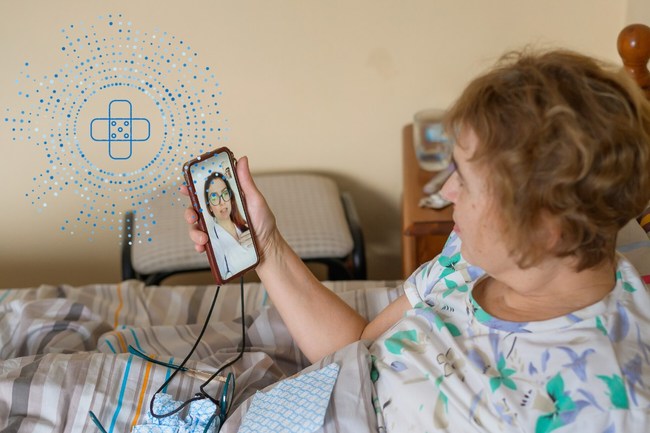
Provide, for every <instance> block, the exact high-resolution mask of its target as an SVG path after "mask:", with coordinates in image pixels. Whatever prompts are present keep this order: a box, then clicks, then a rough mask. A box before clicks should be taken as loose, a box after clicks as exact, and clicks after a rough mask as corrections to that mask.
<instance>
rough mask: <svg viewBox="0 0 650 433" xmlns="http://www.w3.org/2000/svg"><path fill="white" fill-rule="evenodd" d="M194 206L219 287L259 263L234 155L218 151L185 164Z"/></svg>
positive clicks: (222, 150)
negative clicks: (205, 235)
mask: <svg viewBox="0 0 650 433" xmlns="http://www.w3.org/2000/svg"><path fill="white" fill-rule="evenodd" d="M183 174H184V176H185V180H186V182H187V187H188V190H189V195H190V199H191V201H192V206H193V208H194V210H195V211H196V214H197V216H198V224H199V227H200V228H201V230H203V231H205V232H206V233H207V234H208V243H207V244H206V246H205V250H206V254H207V255H208V261H209V262H210V268H211V269H212V275H213V276H214V278H215V280H216V282H217V284H222V283H225V282H227V281H230V280H232V279H233V278H236V277H238V276H240V275H243V274H244V273H245V272H247V271H249V270H251V269H253V268H254V267H255V266H257V264H258V263H259V253H258V248H257V243H256V241H255V234H254V230H253V227H252V225H251V224H250V223H249V218H248V212H247V210H246V201H245V199H244V196H243V195H242V194H241V190H240V187H239V181H238V179H237V173H236V170H235V167H234V158H233V155H232V152H231V151H230V150H229V149H227V148H225V147H222V148H219V149H217V150H214V151H212V152H208V153H206V154H204V155H201V156H199V157H197V158H194V159H192V160H191V161H188V162H186V163H185V164H184V165H183Z"/></svg>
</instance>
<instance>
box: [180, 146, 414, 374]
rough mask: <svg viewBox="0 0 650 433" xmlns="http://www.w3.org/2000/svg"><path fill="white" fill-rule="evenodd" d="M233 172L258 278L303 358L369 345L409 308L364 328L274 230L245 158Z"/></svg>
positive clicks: (198, 242) (393, 310)
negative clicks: (256, 255) (255, 249)
mask: <svg viewBox="0 0 650 433" xmlns="http://www.w3.org/2000/svg"><path fill="white" fill-rule="evenodd" d="M236 170H237V175H238V177H239V182H240V185H241V188H242V191H243V193H244V195H245V197H246V202H247V206H248V211H249V217H250V222H251V224H252V226H253V229H254V231H255V236H256V238H257V241H258V246H259V248H260V264H259V265H258V267H257V269H256V271H257V274H258V275H259V277H260V279H261V281H262V283H263V284H264V287H265V289H266V290H267V292H268V294H269V297H270V298H271V300H272V301H273V304H274V305H275V307H276V308H277V309H278V312H279V313H280V316H281V317H282V319H283V320H284V322H285V324H286V325H287V327H288V328H289V332H290V333H291V335H292V336H293V338H294V339H295V340H296V343H297V345H298V347H300V349H301V350H302V352H303V353H304V354H305V355H306V356H307V358H309V359H310V360H311V361H312V362H313V361H316V360H318V359H320V358H322V357H323V356H325V355H327V354H329V353H331V352H334V351H335V350H338V349H340V348H342V347H344V346H345V345H347V344H349V343H352V342H354V341H357V340H359V339H361V338H370V339H374V338H376V337H378V336H379V335H381V334H382V333H383V332H384V331H385V330H387V329H388V328H389V327H390V326H392V325H393V324H394V323H395V322H397V320H399V318H400V317H401V316H402V315H403V314H404V312H405V311H406V310H407V309H408V308H409V302H408V300H407V299H406V297H405V296H402V297H400V298H399V299H397V300H396V301H395V302H393V303H392V304H391V305H389V306H388V307H387V308H386V309H384V311H382V312H381V313H380V314H379V315H378V316H377V317H376V318H375V319H374V320H373V321H372V322H370V323H368V322H367V321H366V320H365V319H364V318H363V317H361V315H359V314H358V313H357V312H356V311H354V309H352V308H351V307H350V306H349V305H347V304H346V303H345V302H344V301H343V300H342V299H341V298H339V297H338V296H337V295H336V294H335V293H333V292H332V291H331V290H329V289H328V288H327V287H325V286H324V285H323V284H321V283H320V281H318V280H317V279H316V277H314V275H313V274H312V273H311V271H310V270H309V268H307V266H306V265H305V264H304V263H303V261H302V260H301V259H300V257H298V255H297V254H296V253H295V252H294V251H293V250H292V249H291V247H290V246H289V244H287V242H286V241H285V240H284V238H283V237H282V235H281V234H280V233H279V231H278V230H277V227H276V225H275V217H274V216H273V213H272V212H271V210H270V209H269V207H268V205H267V204H266V200H265V199H264V197H263V196H262V194H261V193H260V192H259V190H258V189H257V187H256V186H255V183H254V181H253V179H252V177H251V175H250V171H249V168H248V160H247V159H246V158H245V157H244V158H241V159H240V160H239V161H238V164H237V167H236ZM183 192H184V193H187V190H186V189H183ZM185 218H186V220H187V221H188V223H190V224H191V225H192V227H191V229H190V238H191V239H192V240H193V241H194V243H195V247H196V249H197V251H204V250H205V244H206V243H207V234H206V233H204V232H203V231H201V230H200V229H199V228H198V225H197V224H196V221H197V216H196V213H195V212H194V210H192V209H191V208H189V209H187V210H186V213H185Z"/></svg>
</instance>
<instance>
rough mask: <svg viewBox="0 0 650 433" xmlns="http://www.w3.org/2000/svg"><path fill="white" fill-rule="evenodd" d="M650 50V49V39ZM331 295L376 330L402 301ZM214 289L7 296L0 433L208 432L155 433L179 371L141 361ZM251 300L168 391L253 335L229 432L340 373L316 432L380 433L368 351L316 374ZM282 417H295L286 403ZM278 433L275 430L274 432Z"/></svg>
mask: <svg viewBox="0 0 650 433" xmlns="http://www.w3.org/2000/svg"><path fill="white" fill-rule="evenodd" d="M646 29H647V28H646ZM626 31H627V30H624V32H622V35H626V33H625V32H626ZM639 32H640V33H645V34H647V35H648V34H650V29H647V30H645V29H644V28H641V30H639V29H638V28H636V29H633V30H632V37H636V36H635V35H637V34H639ZM628 33H629V32H628ZM628 40H629V34H628V35H627V36H624V37H623V42H622V46H623V47H624V49H623V50H622V51H623V52H625V46H626V45H625V44H626V43H628V42H626V41H628ZM619 44H621V41H619ZM645 44H646V45H645V46H646V47H647V46H649V45H650V35H648V42H647V43H645ZM628 45H629V43H628ZM641 45H642V44H641ZM635 46H639V45H638V44H636V45H635ZM632 51H634V50H632ZM649 52H650V51H649ZM633 54H634V53H633ZM647 60H648V57H645V63H643V65H642V67H643V68H645V64H646V63H647ZM632 63H634V62H632ZM636 63H637V66H638V64H639V62H638V61H637V62H636ZM626 64H628V62H627V61H626ZM632 66H634V65H632ZM637 66H634V67H635V68H636V67H637ZM628 67H629V65H628ZM645 71H646V75H643V73H638V72H636V73H635V76H636V77H637V78H639V77H641V80H646V83H645V84H643V83H641V84H642V85H645V86H647V87H646V88H650V78H648V75H647V69H645ZM644 77H645V78H644ZM649 219H650V217H649V216H648V212H647V211H646V214H644V215H642V216H641V217H640V218H639V220H634V221H631V222H630V223H629V224H628V225H627V226H626V227H625V228H624V229H623V230H622V231H621V233H620V235H619V238H618V251H619V252H620V253H622V254H624V255H625V256H626V257H628V258H629V259H630V261H631V262H632V263H633V264H634V265H635V267H636V268H637V270H638V271H639V273H640V274H641V276H642V277H643V279H644V281H645V282H646V284H649V283H650V239H649V238H648V233H647V230H648V228H649V227H648V225H649V223H650V221H649ZM644 227H645V230H644ZM326 284H327V285H328V287H330V288H331V289H332V290H333V291H335V292H336V293H338V294H339V295H340V296H341V297H342V298H343V299H344V300H345V301H346V302H347V303H348V304H350V305H351V306H352V307H353V308H355V309H356V310H357V311H358V312H360V314H362V315H363V316H364V317H366V318H367V319H369V320H370V319H372V318H373V317H374V316H375V315H376V314H377V313H378V312H379V311H380V310H381V309H383V308H384V307H385V306H386V305H388V304H389V303H390V302H391V301H392V300H394V299H396V298H397V297H398V296H400V295H401V294H402V288H401V286H400V282H399V281H337V282H327V283H326ZM216 290H217V288H216V286H210V285H208V286H164V285H163V286H146V285H145V284H144V283H143V282H140V281H137V280H128V281H123V282H121V283H119V284H93V285H87V286H81V287H71V286H65V285H63V286H52V285H42V286H40V287H37V288H30V289H4V290H0V430H1V431H3V432H18V431H21V432H41V431H42V432H49V431H62V432H63V431H65V432H79V431H99V429H100V427H98V425H97V424H96V422H95V421H94V420H93V417H95V418H96V420H97V423H98V424H100V425H101V426H102V427H101V428H103V429H105V431H108V432H127V431H131V430H132V429H134V428H135V429H134V430H133V431H138V432H150V431H159V432H179V431H199V430H197V428H198V427H201V426H202V424H200V423H201V422H204V421H205V419H204V418H201V417H202V416H203V415H202V412H201V410H202V409H201V408H200V407H193V408H191V409H190V411H193V410H195V411H194V412H191V415H192V416H190V415H189V414H186V413H185V412H181V413H180V415H177V416H171V417H168V418H167V421H166V424H164V425H158V426H156V427H155V428H152V427H151V425H150V424H151V420H150V419H149V415H148V413H149V404H150V401H151V399H152V397H153V395H154V393H155V392H156V390H157V389H158V388H159V387H160V385H162V384H163V383H164V382H165V381H166V379H168V378H169V377H170V375H171V374H172V373H173V371H174V368H172V367H171V366H169V365H159V364H156V363H154V362H151V361H150V360H147V359H145V358H143V357H142V356H141V355H138V354H144V355H146V356H148V357H150V358H151V359H153V360H155V361H159V362H161V363H163V364H165V363H167V364H177V363H179V362H180V361H181V360H182V359H183V357H184V356H185V355H186V354H187V353H188V352H189V351H190V348H191V347H192V345H193V343H194V341H195V340H196V339H197V337H198V335H199V333H200V331H201V326H202V323H203V321H204V319H205V317H206V315H207V314H208V310H209V309H210V305H211V302H212V299H213V296H214V294H215V292H216ZM243 294H244V296H243V299H244V302H243V305H244V307H245V308H244V311H243V315H242V314H241V313H240V310H241V305H242V303H241V299H242V298H241V297H240V287H239V285H238V284H228V285H225V286H222V288H221V289H220V295H219V299H218V302H217V303H216V307H215V311H214V312H213V316H212V319H211V320H210V322H209V325H208V328H207V332H206V333H205V335H204V337H203V339H202V340H201V343H200V344H199V345H198V347H197V349H196V351H195V352H194V354H193V356H192V357H191V359H190V360H189V362H188V364H187V366H188V367H191V368H193V369H195V370H197V372H192V371H188V372H183V373H180V374H178V375H177V376H176V377H175V378H174V380H172V381H171V383H170V384H169V385H168V386H167V387H166V388H165V389H163V392H164V393H166V394H168V395H169V396H170V398H171V399H173V400H178V401H180V400H186V399H189V398H190V397H192V396H193V395H194V393H195V392H196V391H197V389H198V387H199V386H200V384H201V383H202V382H203V376H202V372H212V371H214V368H215V366H218V365H222V364H224V363H225V362H227V361H228V360H230V359H233V358H234V357H235V356H237V354H238V348H239V347H241V344H242V333H241V332H242V328H243V329H245V335H246V337H245V338H246V350H245V352H244V353H243V356H242V358H241V359H240V360H239V361H238V362H237V363H235V364H234V365H233V367H232V372H233V373H234V375H235V378H236V379H235V381H236V386H235V387H234V392H233V395H232V397H231V399H230V404H231V408H232V409H231V410H230V412H229V418H228V420H226V422H225V424H224V426H223V428H222V430H221V431H222V432H236V431H239V428H240V425H241V423H242V421H243V420H244V419H245V417H246V414H247V410H248V409H249V408H250V405H251V401H252V400H253V399H254V398H255V397H256V392H257V390H264V391H265V392H269V390H270V389H271V388H274V387H276V388H279V387H280V386H279V385H277V384H278V382H280V383H288V382H287V381H282V379H287V378H294V379H297V378H301V377H307V376H309V375H310V374H311V373H320V372H322V371H324V370H326V369H327V368H328V367H329V366H331V365H332V364H336V365H338V366H339V367H338V368H339V371H338V378H336V381H335V383H334V385H333V387H334V390H333V392H332V394H331V399H329V398H328V404H327V405H326V406H325V408H323V410H326V416H325V423H324V425H322V427H320V428H319V429H318V430H317V431H322V432H344V431H354V432H371V431H377V425H378V421H377V415H376V414H375V411H374V409H373V407H372V403H371V401H372V398H373V389H372V386H371V385H370V380H369V378H370V374H371V372H370V371H368V364H369V363H368V362H367V359H368V357H369V356H370V355H369V353H368V351H367V348H366V342H359V343H355V344H353V345H350V346H348V347H346V348H345V349H343V350H341V351H339V352H337V353H336V354H333V355H330V356H327V357H325V358H324V359H322V360H321V361H319V362H317V363H315V364H313V365H310V363H309V362H308V361H307V360H306V358H305V357H304V356H303V355H302V354H301V353H300V351H299V350H298V349H297V348H296V346H295V345H294V342H293V341H292V339H291V337H290V336H289V334H288V332H287V329H286V328H285V326H284V324H283V323H282V321H281V320H280V318H279V316H278V313H277V311H276V309H275V308H274V307H273V305H271V303H270V302H269V300H268V298H267V297H266V294H265V290H264V287H263V286H262V285H261V284H259V283H247V284H245V285H244V288H243ZM310 377H311V376H310ZM251 397H252V398H251ZM276 404H277V403H276ZM275 409H276V412H278V413H279V416H281V417H284V416H285V415H284V414H283V413H282V409H283V408H282V405H281V404H278V405H277V406H276V407H275ZM91 414H92V415H91ZM193 416H194V418H193ZM287 416H288V415H287ZM192 423H194V424H192ZM197 423H198V424H197ZM190 425H191V426H192V427H191V428H193V429H194V430H191V429H190V427H188V426H190ZM183 429H185V430H183ZM201 431H202V430H201ZM242 431H246V430H245V429H242ZM247 431H255V430H247ZM269 431H274V430H273V428H272V426H271V427H270V429H269Z"/></svg>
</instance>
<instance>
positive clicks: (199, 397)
mask: <svg viewBox="0 0 650 433" xmlns="http://www.w3.org/2000/svg"><path fill="white" fill-rule="evenodd" d="M220 291H221V286H217V291H216V293H215V294H214V298H213V299H212V305H210V310H209V311H208V315H207V316H206V318H205V322H204V323H203V327H202V328H201V332H200V333H199V336H198V337H197V339H196V341H195V342H194V345H193V346H192V349H190V352H189V353H188V354H187V355H186V356H185V359H183V362H181V363H180V364H179V365H178V367H177V368H175V369H174V372H173V373H172V374H171V375H170V376H169V377H168V378H167V379H166V380H165V382H164V383H163V384H162V385H161V386H160V388H158V390H157V391H156V392H155V393H154V395H153V397H152V398H151V400H150V401H149V412H150V413H151V416H153V417H154V418H158V419H161V418H166V417H168V416H171V415H174V414H176V413H178V412H180V411H181V410H183V408H185V407H186V406H187V405H189V404H190V403H192V402H193V401H197V400H202V399H204V398H206V397H207V398H208V399H210V400H211V401H212V402H213V403H215V405H217V407H219V402H218V401H217V400H216V399H214V398H212V396H210V394H208V392H207V391H206V390H205V387H206V386H208V385H209V384H210V382H212V380H214V378H215V377H217V376H218V375H219V373H221V372H222V371H223V370H224V369H226V368H227V367H229V366H231V365H233V364H234V363H235V362H237V361H239V360H240V359H241V358H242V356H243V355H244V351H245V348H246V321H245V317H244V311H245V307H244V277H243V276H242V277H241V279H240V286H239V293H240V297H241V332H242V344H241V349H240V350H239V353H238V354H237V356H236V357H235V358H233V359H232V360H230V361H228V362H226V363H225V364H224V365H222V366H221V367H219V369H217V371H216V372H215V373H214V374H213V375H212V376H210V377H209V378H208V379H207V380H206V381H205V382H203V383H202V384H201V386H200V387H199V389H200V390H201V392H200V393H196V394H195V395H194V397H192V398H190V399H189V400H186V401H184V402H183V403H182V404H181V405H180V406H178V407H177V408H176V409H174V410H173V411H171V412H168V413H165V414H156V413H154V410H153V403H154V399H155V397H156V395H157V394H159V393H160V392H161V391H162V390H163V389H164V388H165V387H166V386H167V385H169V383H171V381H172V379H173V378H174V377H175V376H176V374H178V372H179V371H184V370H186V368H185V364H186V363H187V361H188V360H189V359H190V357H191V356H192V354H193V353H194V351H195V350H196V348H197V347H198V345H199V342H200V341H201V339H202V338H203V334H204V333H205V331H206V329H207V327H208V323H209V321H210V317H211V316H212V312H213V310H214V306H215V305H216V303H217V298H218V297H219V292H220ZM232 386H233V391H232V395H233V396H234V394H235V383H234V381H233V385H232ZM230 406H231V404H230V403H229V404H228V408H227V410H226V412H227V411H228V410H229V409H230ZM225 415H226V414H224V417H225Z"/></svg>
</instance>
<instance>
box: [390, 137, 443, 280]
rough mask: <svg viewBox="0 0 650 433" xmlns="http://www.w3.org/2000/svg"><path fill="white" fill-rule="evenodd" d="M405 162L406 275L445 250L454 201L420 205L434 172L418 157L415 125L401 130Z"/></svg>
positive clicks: (403, 161) (403, 260)
mask: <svg viewBox="0 0 650 433" xmlns="http://www.w3.org/2000/svg"><path fill="white" fill-rule="evenodd" d="M402 165H403V166H402V169H403V188H404V190H403V192H402V275H403V277H404V278H406V277H408V276H410V275H411V274H412V273H413V271H415V270H416V269H417V267H418V266H420V265H421V264H422V263H424V262H426V261H428V260H431V259H432V258H434V257H435V256H436V255H438V253H440V251H442V247H443V246H444V245H445V241H446V240H447V237H448V236H449V233H451V230H452V228H453V227H454V222H453V219H452V213H453V205H452V206H448V207H446V208H445V209H442V210H434V209H428V208H421V207H419V206H418V202H419V201H420V198H422V196H423V194H422V187H423V186H424V185H425V184H426V183H427V182H428V181H429V180H430V179H431V178H432V177H433V176H434V174H435V173H432V172H430V171H424V170H422V169H421V168H420V166H419V165H418V162H417V160H416V159H415V150H414V149H413V125H407V126H405V127H404V129H403V131H402Z"/></svg>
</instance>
